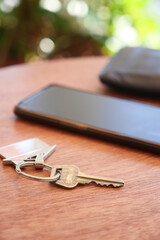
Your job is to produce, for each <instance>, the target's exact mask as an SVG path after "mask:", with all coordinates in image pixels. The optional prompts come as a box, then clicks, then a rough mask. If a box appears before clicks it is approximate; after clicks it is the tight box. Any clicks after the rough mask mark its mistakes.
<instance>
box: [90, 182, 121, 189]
mask: <svg viewBox="0 0 160 240" xmlns="http://www.w3.org/2000/svg"><path fill="white" fill-rule="evenodd" d="M90 183H95V184H96V185H99V186H102V187H103V186H106V187H114V188H116V187H122V186H123V184H116V183H115V184H114V183H100V182H96V181H91V182H90ZM90 183H86V184H90Z"/></svg>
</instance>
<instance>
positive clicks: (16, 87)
mask: <svg viewBox="0 0 160 240" xmlns="http://www.w3.org/2000/svg"><path fill="white" fill-rule="evenodd" d="M106 62H107V59H106V58H105V57H95V58H79V59H78V58H77V59H76V58H75V59H67V60H53V61H49V62H48V61H46V62H39V63H35V64H28V65H19V66H18V65H17V66H13V67H6V68H4V69H1V70H0V80H1V87H0V96H1V104H0V112H1V114H0V136H1V139H0V147H2V146H4V145H7V144H10V143H14V142H17V141H21V140H24V139H27V138H32V137H39V138H41V139H42V140H44V141H46V142H47V143H49V144H55V143H56V144H57V150H56V152H55V153H54V154H53V156H51V157H50V158H49V159H47V163H50V164H75V165H77V166H79V167H80V169H81V171H83V172H86V173H88V174H94V175H102V176H110V177H117V178H122V179H123V180H124V181H125V186H124V187H123V188H119V189H114V188H105V187H98V186H95V185H90V186H79V187H77V188H75V189H73V190H66V189H63V188H60V187H57V186H55V185H53V184H49V183H46V182H36V181H31V180H28V179H26V178H23V177H22V176H21V175H19V174H17V173H16V172H15V169H14V168H13V167H11V166H3V164H2V162H1V163H0V177H1V178H0V194H1V196H0V239H1V240H12V239H14V240H15V239H16V240H20V239H24V240H25V239H27V240H29V239H36V240H41V239H47V240H50V239H52V240H53V239H58V240H63V239H70V240H75V239H76V240H83V239H85V240H86V239H93V240H98V239H109V240H112V239H114V240H118V239H125V240H137V239H141V240H159V239H160V227H159V226H160V208H159V206H160V159H159V155H156V154H153V153H149V152H145V151H141V150H138V149H133V148H129V147H127V146H122V145H118V144H114V143H111V142H107V141H104V140H100V139H95V138H91V137H87V136H84V135H81V134H78V133H73V132H70V131H65V130H63V129H58V128H57V129H56V128H53V127H49V126H45V125H40V124H36V123H32V122H27V121H24V120H22V119H19V118H17V117H16V116H15V115H14V113H13V108H14V105H15V104H16V103H17V102H18V101H20V100H22V99H23V98H24V97H26V96H28V95H29V94H31V93H33V92H35V91H37V90H39V89H40V88H42V87H44V86H46V85H47V84H50V83H58V84H62V85H64V86H69V87H74V88H77V89H82V90H89V91H92V92H96V93H101V94H106V95H113V96H118V97H122V98H130V99H135V100H138V101H144V102H147V103H150V104H153V105H157V106H160V102H159V100H158V99H149V98H146V99H144V98H142V97H140V96H139V97H138V96H129V95H127V93H126V94H124V95H122V94H121V93H118V92H114V91H112V90H110V89H108V88H107V87H104V85H102V84H101V83H100V81H99V79H98V73H99V71H100V70H101V68H102V67H103V66H104V65H105V64H106Z"/></svg>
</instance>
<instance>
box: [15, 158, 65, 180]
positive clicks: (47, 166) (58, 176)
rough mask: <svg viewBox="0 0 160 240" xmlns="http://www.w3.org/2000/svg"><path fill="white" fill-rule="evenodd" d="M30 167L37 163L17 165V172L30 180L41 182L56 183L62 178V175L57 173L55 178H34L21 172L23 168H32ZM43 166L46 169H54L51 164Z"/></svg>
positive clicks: (30, 162)
mask: <svg viewBox="0 0 160 240" xmlns="http://www.w3.org/2000/svg"><path fill="white" fill-rule="evenodd" d="M30 165H35V161H29V162H20V163H18V164H17V165H16V171H17V172H18V173H21V174H22V175H24V176H25V177H28V178H31V179H34V180H39V181H46V182H47V181H48V182H54V181H57V180H58V179H59V178H60V175H61V174H60V173H59V172H57V173H56V175H55V176H53V177H38V176H33V175H31V174H28V173H25V172H23V171H22V170H21V168H22V167H25V166H30ZM43 166H44V167H46V168H49V169H52V168H53V166H51V165H49V164H46V163H44V164H43Z"/></svg>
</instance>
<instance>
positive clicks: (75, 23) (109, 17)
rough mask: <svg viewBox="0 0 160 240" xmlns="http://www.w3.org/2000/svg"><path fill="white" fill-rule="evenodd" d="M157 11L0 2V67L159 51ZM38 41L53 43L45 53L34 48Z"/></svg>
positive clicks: (126, 2) (149, 4) (41, 0)
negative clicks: (130, 50)
mask: <svg viewBox="0 0 160 240" xmlns="http://www.w3.org/2000/svg"><path fill="white" fill-rule="evenodd" d="M57 1H58V2H59V6H60V7H59V9H58V10H57V9H56V10H55V9H54V8H52V6H55V4H57ZM47 4H49V5H47ZM46 6H47V7H46ZM48 6H49V7H48ZM69 7H70V8H71V10H68V9H69ZM159 10H160V2H159V1H158V0H156V1H155V0H120V1H118V0H110V1H109V0H64V1H60V0H0V53H1V55H0V66H5V65H10V64H16V63H21V62H30V61H35V60H37V59H41V58H59V57H75V56H89V55H113V54H114V53H115V52H117V51H118V50H119V49H120V48H121V47H123V46H126V45H127V46H146V47H150V48H160V31H159V29H160V16H159V15H160V14H159V12H160V11H159ZM44 38H49V39H50V40H51V41H53V43H54V49H52V51H51V52H49V53H46V52H43V50H42V49H41V48H40V42H41V40H42V39H44Z"/></svg>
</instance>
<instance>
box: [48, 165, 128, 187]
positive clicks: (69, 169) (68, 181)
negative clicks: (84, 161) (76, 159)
mask: <svg viewBox="0 0 160 240" xmlns="http://www.w3.org/2000/svg"><path fill="white" fill-rule="evenodd" d="M57 172H60V178H59V179H58V180H57V181H55V183H56V184H58V185H60V186H63V187H66V188H74V187H76V186H77V185H78V184H89V183H96V184H98V185H101V186H112V187H121V186H123V185H124V181H123V180H121V179H116V178H109V177H97V176H92V175H87V174H84V173H82V172H80V170H79V168H78V167H76V166H74V165H57V166H54V167H53V169H52V171H51V177H52V176H55V174H56V173H57Z"/></svg>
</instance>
